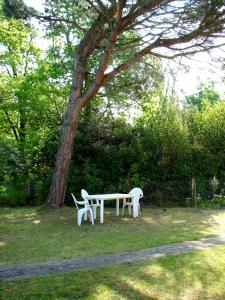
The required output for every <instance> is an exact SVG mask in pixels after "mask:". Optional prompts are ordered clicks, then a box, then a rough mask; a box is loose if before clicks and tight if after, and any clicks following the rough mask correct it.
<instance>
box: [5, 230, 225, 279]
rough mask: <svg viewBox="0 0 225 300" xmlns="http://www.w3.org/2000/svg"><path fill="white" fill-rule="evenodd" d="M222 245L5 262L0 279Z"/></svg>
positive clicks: (209, 242) (216, 241) (221, 240)
mask: <svg viewBox="0 0 225 300" xmlns="http://www.w3.org/2000/svg"><path fill="white" fill-rule="evenodd" d="M221 244H225V236H222V235H221V236H218V237H215V238H207V239H201V240H197V241H186V242H182V243H177V244H170V245H165V246H159V247H153V248H147V249H142V250H138V251H132V252H121V253H115V254H107V255H101V256H94V257H81V258H77V259H70V260H63V261H49V262H44V263H33V264H23V265H2V266H0V280H1V281H4V280H13V279H20V278H27V277H32V276H40V275H50V274H56V273H64V272H72V271H79V270H84V269H95V268H101V267H104V266H107V265H111V264H121V263H132V262H137V261H142V260H147V259H154V258H158V257H161V256H164V255H173V254H177V253H184V252H188V251H192V250H197V249H205V248H208V247H213V246H216V245H221Z"/></svg>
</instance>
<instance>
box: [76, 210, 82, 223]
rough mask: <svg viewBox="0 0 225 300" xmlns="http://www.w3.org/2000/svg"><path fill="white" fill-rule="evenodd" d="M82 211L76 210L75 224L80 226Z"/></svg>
mask: <svg viewBox="0 0 225 300" xmlns="http://www.w3.org/2000/svg"><path fill="white" fill-rule="evenodd" d="M82 215H83V214H82V213H80V211H78V212H77V225H78V226H80V225H81V221H82Z"/></svg>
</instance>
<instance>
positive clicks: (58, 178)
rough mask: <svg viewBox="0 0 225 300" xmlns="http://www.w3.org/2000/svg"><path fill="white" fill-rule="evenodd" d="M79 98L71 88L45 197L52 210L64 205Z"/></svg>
mask: <svg viewBox="0 0 225 300" xmlns="http://www.w3.org/2000/svg"><path fill="white" fill-rule="evenodd" d="M79 96H80V95H79V94H78V93H77V92H76V91H75V87H74V86H73V87H72V89H71V93H70V99H69V105H68V110H67V113H66V115H65V117H64V122H63V126H62V131H61V137H60V143H59V147H58V151H57V154H56V163H55V169H54V174H53V179H52V183H51V187H50V189H49V193H48V197H47V203H48V205H49V206H51V207H53V208H60V207H61V206H62V205H63V203H64V198H65V193H66V187H67V179H68V174H69V166H70V159H71V156H72V153H73V144H74V133H75V130H76V128H77V125H78V118H79V114H80V110H81V108H82V106H81V103H80V101H79Z"/></svg>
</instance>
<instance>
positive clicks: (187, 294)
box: [0, 246, 225, 300]
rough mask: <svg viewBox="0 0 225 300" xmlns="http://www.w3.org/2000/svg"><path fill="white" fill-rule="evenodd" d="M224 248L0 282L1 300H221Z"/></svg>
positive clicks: (224, 293)
mask: <svg viewBox="0 0 225 300" xmlns="http://www.w3.org/2000/svg"><path fill="white" fill-rule="evenodd" d="M224 282H225V246H217V247H213V248H209V249H207V250H200V251H193V252H190V253H186V254H179V255H175V256H166V257H163V258H160V259H156V260H152V261H145V262H142V263H132V264H121V265H114V266H108V267H105V268H102V269H97V270H85V271H80V272H72V273H66V274H60V275H57V276H42V277H35V278H30V279H25V280H15V281H10V282H4V283H1V285H0V289H1V295H2V299H3V300H5V299H7V300H10V299H19V300H21V299H29V300H30V299H38V300H39V299H41V300H45V299H87V300H91V299H96V300H107V299H108V300H115V299H120V300H121V299H128V300H130V299H148V300H149V299H159V300H160V299H162V300H168V299H169V300H178V299H180V300H181V299H182V300H201V299H202V300H203V299H204V300H205V299H208V300H224V299H225V284H224Z"/></svg>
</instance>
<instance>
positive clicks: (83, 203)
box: [71, 193, 88, 210]
mask: <svg viewBox="0 0 225 300" xmlns="http://www.w3.org/2000/svg"><path fill="white" fill-rule="evenodd" d="M71 195H72V198H73V201H74V203H75V205H76V208H77V210H79V206H78V205H84V207H86V206H87V205H88V201H87V200H85V199H84V201H77V199H76V197H75V196H74V194H73V193H71Z"/></svg>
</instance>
